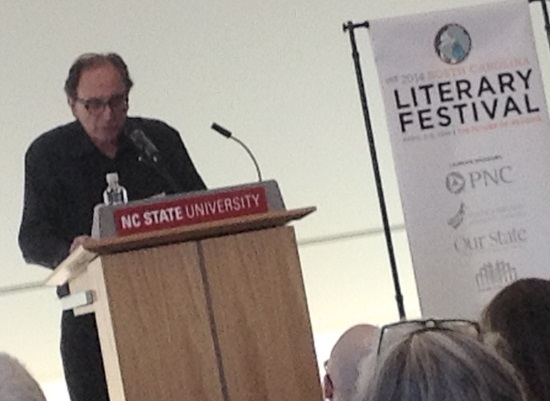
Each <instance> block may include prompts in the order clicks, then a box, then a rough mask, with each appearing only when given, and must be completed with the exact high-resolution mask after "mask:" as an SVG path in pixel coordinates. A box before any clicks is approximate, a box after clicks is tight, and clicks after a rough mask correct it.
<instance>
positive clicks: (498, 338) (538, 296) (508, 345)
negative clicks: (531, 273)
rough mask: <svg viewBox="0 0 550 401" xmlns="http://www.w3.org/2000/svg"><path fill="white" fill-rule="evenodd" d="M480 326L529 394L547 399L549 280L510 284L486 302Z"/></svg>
mask: <svg viewBox="0 0 550 401" xmlns="http://www.w3.org/2000/svg"><path fill="white" fill-rule="evenodd" d="M481 327H482V331H483V337H484V341H485V342H486V343H487V344H489V345H491V346H493V347H494V348H495V349H496V350H497V352H499V353H501V355H502V356H504V357H505V358H506V359H508V360H509V361H510V362H511V363H512V365H514V367H515V368H516V370H517V371H518V372H519V373H520V374H521V375H522V376H523V380H524V382H525V385H526V386H525V387H526V391H527V392H528V394H529V396H530V397H531V398H534V399H537V400H538V401H550V281H548V280H542V279H536V278H530V279H521V280H518V281H516V282H514V283H512V284H510V285H509V286H508V287H506V288H504V289H503V290H502V291H501V292H499V293H498V294H497V295H496V296H495V298H494V299H493V300H492V301H491V302H490V303H489V305H488V306H487V308H486V309H485V311H484V312H483V315H482V319H481Z"/></svg>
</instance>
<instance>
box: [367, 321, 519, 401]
mask: <svg viewBox="0 0 550 401" xmlns="http://www.w3.org/2000/svg"><path fill="white" fill-rule="evenodd" d="M357 399H358V400H359V399H360V400H362V401H526V400H527V398H526V397H525V394H524V392H523V389H522V387H521V384H520V381H519V380H518V378H517V376H516V373H515V371H514V369H513V367H512V366H511V365H510V364H509V363H508V362H507V361H505V360H504V359H502V358H500V357H499V356H498V355H497V354H496V353H493V352H492V351H491V350H490V349H489V348H487V347H485V346H484V345H483V344H482V343H480V342H479V341H478V340H477V339H475V338H472V337H471V336H469V335H466V334H463V333H458V332H454V331H451V330H437V329H424V330H419V331H416V332H414V333H412V334H409V335H408V336H406V337H405V338H403V339H402V340H401V341H400V342H398V343H396V344H395V345H394V346H393V347H390V349H388V350H386V351H384V352H383V353H382V355H381V356H380V358H378V360H377V368H376V373H375V375H374V377H373V378H372V380H371V382H370V383H369V385H368V386H367V388H366V392H365V393H364V394H363V395H362V397H360V398H357Z"/></svg>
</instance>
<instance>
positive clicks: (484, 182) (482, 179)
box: [445, 166, 514, 194]
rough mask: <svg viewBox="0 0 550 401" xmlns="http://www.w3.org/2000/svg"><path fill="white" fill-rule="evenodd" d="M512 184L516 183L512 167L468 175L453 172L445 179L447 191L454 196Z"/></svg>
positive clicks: (474, 172) (482, 170) (474, 171)
mask: <svg viewBox="0 0 550 401" xmlns="http://www.w3.org/2000/svg"><path fill="white" fill-rule="evenodd" d="M512 182H514V180H513V178H512V166H502V167H498V168H493V169H480V170H473V171H469V172H466V173H459V172H458V171H451V172H450V173H449V174H447V177H446V179H445V185H446V187H447V190H448V191H449V192H450V193H452V194H460V193H464V192H467V191H472V190H476V189H478V188H487V187H490V186H498V185H504V184H511V183H512Z"/></svg>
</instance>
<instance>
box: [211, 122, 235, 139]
mask: <svg viewBox="0 0 550 401" xmlns="http://www.w3.org/2000/svg"><path fill="white" fill-rule="evenodd" d="M210 128H212V129H213V130H214V131H216V132H217V133H218V134H221V135H223V136H225V137H226V138H231V135H233V134H232V133H231V131H229V130H227V129H225V128H224V127H222V126H221V125H218V124H216V123H212V126H211V127H210Z"/></svg>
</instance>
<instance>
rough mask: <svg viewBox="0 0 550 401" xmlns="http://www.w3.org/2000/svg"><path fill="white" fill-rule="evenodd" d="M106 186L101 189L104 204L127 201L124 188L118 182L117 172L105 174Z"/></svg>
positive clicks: (116, 203)
mask: <svg viewBox="0 0 550 401" xmlns="http://www.w3.org/2000/svg"><path fill="white" fill-rule="evenodd" d="M105 179H106V180H107V188H106V189H105V191H103V203H105V204H106V205H118V204H121V203H128V194H127V192H126V188H124V187H123V186H122V185H120V184H119V183H118V174H117V173H109V174H107V175H106V176H105Z"/></svg>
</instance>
